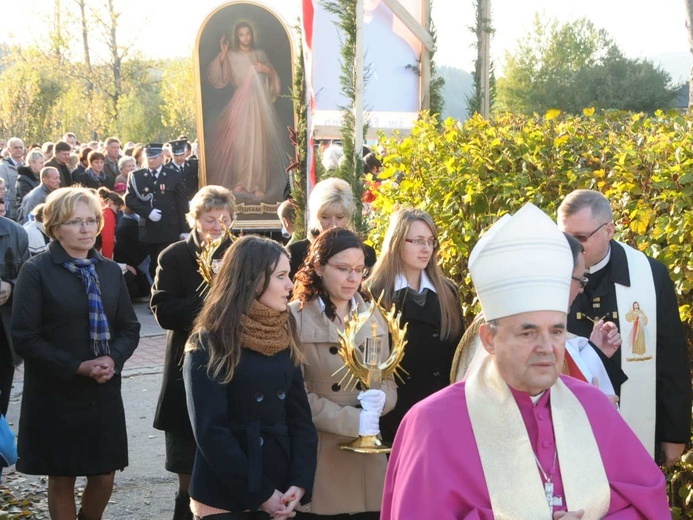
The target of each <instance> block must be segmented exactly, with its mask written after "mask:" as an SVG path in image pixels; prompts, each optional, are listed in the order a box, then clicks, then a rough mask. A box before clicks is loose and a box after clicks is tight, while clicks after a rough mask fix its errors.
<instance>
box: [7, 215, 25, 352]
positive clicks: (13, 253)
mask: <svg viewBox="0 0 693 520" xmlns="http://www.w3.org/2000/svg"><path fill="white" fill-rule="evenodd" d="M28 259H29V237H28V235H27V233H26V230H25V229H24V228H23V227H22V226H20V225H19V224H17V223H16V222H15V221H14V220H10V219H8V218H5V217H0V280H4V281H6V282H9V283H10V284H11V285H15V284H16V282H17V276H18V275H19V270H20V269H21V267H22V265H23V264H24V262H26V261H27V260H28ZM13 300H14V291H13V293H12V294H11V295H10V299H9V300H8V301H7V302H5V305H2V306H0V320H2V329H3V331H2V334H3V336H2V338H0V348H8V349H9V351H10V357H11V358H12V363H13V364H14V365H19V364H20V363H21V359H20V358H19V356H17V354H16V352H15V350H14V347H13V344H12V336H11V334H10V331H11V330H12V328H11V321H12V302H13Z"/></svg>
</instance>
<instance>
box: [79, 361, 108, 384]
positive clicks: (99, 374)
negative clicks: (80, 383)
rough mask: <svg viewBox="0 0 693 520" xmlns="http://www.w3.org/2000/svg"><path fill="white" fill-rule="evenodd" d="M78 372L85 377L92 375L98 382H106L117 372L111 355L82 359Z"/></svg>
mask: <svg viewBox="0 0 693 520" xmlns="http://www.w3.org/2000/svg"><path fill="white" fill-rule="evenodd" d="M77 374H78V375H80V376H84V377H91V378H92V379H93V380H94V381H96V382H97V383H100V384H102V383H106V382H108V381H110V379H111V378H112V377H113V375H114V374H115V361H113V358H112V357H111V356H101V357H97V358H96V359H89V360H87V361H82V363H80V365H79V368H78V369H77Z"/></svg>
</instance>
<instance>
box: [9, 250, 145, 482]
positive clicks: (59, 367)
mask: <svg viewBox="0 0 693 520" xmlns="http://www.w3.org/2000/svg"><path fill="white" fill-rule="evenodd" d="M90 256H92V257H93V256H97V257H98V258H99V261H98V262H97V263H96V266H95V267H96V272H97V274H98V277H99V283H100V287H101V296H102V300H103V305H104V309H105V312H106V315H107V317H108V322H109V325H110V332H111V340H110V349H111V353H110V356H111V357H112V358H113V361H114V362H115V370H116V374H115V375H114V376H113V378H112V379H111V380H110V381H108V382H106V383H103V384H98V383H97V382H96V381H94V380H93V379H91V378H88V377H83V376H79V375H77V369H78V368H79V365H80V364H81V363H82V361H86V360H89V359H94V357H95V356H94V353H93V352H92V350H91V347H90V341H89V309H88V304H87V295H86V293H85V290H84V286H83V285H82V281H81V280H80V279H79V278H78V277H77V276H76V275H74V274H72V273H71V272H69V271H68V270H67V269H66V268H65V267H64V266H63V263H64V262H67V261H69V260H70V256H69V255H68V254H67V252H66V251H65V250H64V249H63V247H62V246H61V245H60V244H59V243H58V242H52V243H51V244H50V246H49V249H48V251H47V252H45V253H42V254H40V255H37V256H35V257H33V258H31V259H29V260H28V261H27V262H26V263H25V264H24V266H23V267H22V269H21V271H20V273H19V278H18V279H17V284H16V286H15V292H14V303H13V308H12V337H13V339H14V346H15V349H16V350H17V353H19V355H21V356H22V357H23V358H24V361H25V369H24V370H25V372H24V394H23V398H22V410H21V415H20V418H19V446H18V449H19V460H18V462H17V469H18V470H19V471H21V472H22V473H29V474H33V475H92V474H99V473H108V472H111V471H113V470H116V469H122V468H124V467H125V466H127V465H128V450H127V434H126V431H125V413H124V410H123V401H122V398H121V394H120V384H121V381H120V374H121V372H122V370H123V364H124V363H125V361H126V360H127V359H128V358H129V357H130V356H131V355H132V353H133V351H134V350H135V347H137V343H138V341H139V331H140V324H139V323H138V321H137V317H136V316H135V312H134V310H133V308H132V304H131V303H130V298H129V296H128V293H127V289H126V287H125V283H124V281H123V276H122V274H121V272H120V268H119V267H118V265H117V264H115V263H114V262H112V261H110V260H106V259H104V258H103V257H101V255H99V254H98V253H97V252H96V251H95V250H92V251H91V252H90Z"/></svg>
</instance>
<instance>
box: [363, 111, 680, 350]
mask: <svg viewBox="0 0 693 520" xmlns="http://www.w3.org/2000/svg"><path fill="white" fill-rule="evenodd" d="M692 125H693V117H692V116H689V115H685V114H679V113H674V112H671V113H663V112H657V113H655V114H654V115H652V116H647V115H644V114H634V113H628V112H617V111H605V112H596V111H595V110H594V109H586V110H585V111H584V113H583V115H581V116H571V115H567V114H563V113H561V112H560V111H557V110H552V111H549V112H547V113H546V114H544V115H543V116H539V115H536V114H535V115H534V116H523V115H516V114H503V115H499V116H497V117H494V118H493V119H491V120H485V119H483V118H481V117H478V116H476V117H473V118H471V119H469V120H467V121H465V122H464V123H459V122H458V121H455V120H453V119H448V120H446V121H444V122H443V123H442V124H440V123H439V122H438V121H437V120H436V119H435V118H432V117H429V116H428V115H426V114H424V115H423V116H422V118H421V119H420V120H419V121H418V123H417V124H416V125H415V127H414V129H413V131H412V133H411V135H409V136H407V137H402V136H399V135H395V136H394V137H391V138H384V137H382V138H381V140H380V145H381V146H382V147H383V149H384V150H385V152H384V156H383V170H382V172H381V174H380V175H379V180H380V181H382V182H367V186H368V187H369V189H370V192H369V193H366V197H368V200H371V199H372V206H373V209H374V211H372V213H371V217H370V219H371V221H370V226H371V233H370V237H369V239H370V242H371V243H373V244H374V245H375V246H376V248H378V246H379V245H380V244H381V243H382V239H383V236H384V233H385V230H386V228H387V225H388V220H389V216H390V215H391V214H392V212H393V211H394V210H395V209H396V208H397V207H398V206H405V205H406V206H415V207H418V208H421V209H424V210H426V211H428V212H429V213H431V215H432V216H433V218H434V220H435V221H436V223H437V224H438V227H439V232H440V239H441V250H440V262H441V266H442V268H443V269H444V271H445V272H446V274H447V275H448V276H449V277H450V278H452V279H453V280H454V281H455V282H456V283H457V284H458V286H459V287H460V290H461V294H462V298H463V311H464V314H465V316H466V317H468V318H471V317H472V316H473V315H474V314H475V313H476V312H477V311H478V306H477V302H476V300H475V293H474V290H473V288H472V284H471V279H470V277H469V273H468V269H467V259H468V258H469V253H470V252H471V250H472V248H473V247H474V245H475V244H476V241H477V239H478V238H479V235H480V234H481V232H482V231H483V230H484V229H486V228H487V227H488V226H489V225H490V224H492V223H493V222H494V221H495V220H496V219H497V218H498V217H499V216H501V215H503V214H504V213H507V212H511V213H513V212H515V211H517V210H518V209H519V208H520V207H521V206H522V205H523V204H525V203H526V202H533V203H534V204H536V205H537V206H539V207H540V208H542V209H543V210H544V211H546V212H547V213H548V214H549V215H551V216H555V214H556V209H557V208H558V205H559V204H560V202H561V200H562V199H563V197H564V196H565V195H566V194H568V193H569V192H570V191H572V190H574V189H577V188H588V189H594V190H599V191H601V192H602V193H604V195H606V197H608V198H609V200H610V201H611V203H612V207H613V210H614V220H615V224H616V228H617V232H616V237H617V238H618V239H619V240H622V241H624V242H626V243H629V244H631V245H633V246H635V247H637V248H638V249H639V250H641V251H643V252H645V253H646V254H648V255H650V256H652V257H654V258H657V259H659V260H661V261H662V262H664V263H665V264H666V265H667V266H668V268H669V272H670V273H671V277H672V279H673V281H674V284H675V288H676V292H677V295H678V299H679V305H680V307H679V310H680V313H681V318H682V320H683V321H684V323H685V324H686V328H687V333H688V337H689V344H690V340H691V334H690V332H691V327H692V326H693V312H692V311H691V296H692V294H691V293H692V292H693V261H692V254H691V249H692V247H693V246H692V245H691V242H692V238H693V233H692V230H693V200H692V198H693V132H692V131H691V127H692Z"/></svg>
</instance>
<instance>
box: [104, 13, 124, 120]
mask: <svg viewBox="0 0 693 520" xmlns="http://www.w3.org/2000/svg"><path fill="white" fill-rule="evenodd" d="M107 3H108V23H109V27H108V31H109V38H108V50H109V52H110V54H111V63H110V66H111V71H112V72H113V91H112V92H111V94H110V97H111V101H112V103H113V117H114V118H115V119H116V120H117V119H118V102H119V100H120V96H121V94H122V93H123V79H122V56H121V55H120V52H119V50H118V39H117V33H118V18H119V17H120V13H118V12H116V10H115V8H114V6H113V0H108V2H107Z"/></svg>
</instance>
